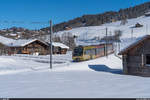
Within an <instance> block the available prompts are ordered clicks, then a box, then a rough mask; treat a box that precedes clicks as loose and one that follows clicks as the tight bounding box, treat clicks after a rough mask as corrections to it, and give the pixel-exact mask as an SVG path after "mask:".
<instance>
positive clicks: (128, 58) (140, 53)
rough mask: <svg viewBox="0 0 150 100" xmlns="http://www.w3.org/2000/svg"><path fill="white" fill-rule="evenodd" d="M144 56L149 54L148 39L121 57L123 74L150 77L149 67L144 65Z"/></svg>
mask: <svg viewBox="0 0 150 100" xmlns="http://www.w3.org/2000/svg"><path fill="white" fill-rule="evenodd" d="M146 54H150V39H147V40H144V41H143V42H141V43H140V44H139V45H137V46H136V47H134V48H132V49H130V50H129V51H128V52H127V53H126V54H124V55H123V72H124V73H125V74H131V75H140V76H150V66H147V65H146Z"/></svg>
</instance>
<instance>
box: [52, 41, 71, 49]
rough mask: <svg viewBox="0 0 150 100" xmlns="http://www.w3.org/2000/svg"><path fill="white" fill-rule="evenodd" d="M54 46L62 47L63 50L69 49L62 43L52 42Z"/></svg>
mask: <svg viewBox="0 0 150 100" xmlns="http://www.w3.org/2000/svg"><path fill="white" fill-rule="evenodd" d="M52 45H53V46H55V47H61V48H66V49H69V47H68V46H66V45H65V44H63V43H60V42H52Z"/></svg>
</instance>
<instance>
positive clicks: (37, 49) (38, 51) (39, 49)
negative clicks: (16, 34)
mask: <svg viewBox="0 0 150 100" xmlns="http://www.w3.org/2000/svg"><path fill="white" fill-rule="evenodd" d="M0 51H1V52H0V53H1V54H9V55H12V54H32V55H34V54H35V55H46V54H49V45H48V44H47V43H45V42H43V41H41V40H38V39H29V40H14V41H12V42H10V43H8V44H2V43H1V48H0Z"/></svg>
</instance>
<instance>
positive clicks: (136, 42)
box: [118, 35, 150, 55]
mask: <svg viewBox="0 0 150 100" xmlns="http://www.w3.org/2000/svg"><path fill="white" fill-rule="evenodd" d="M148 38H150V35H144V36H142V37H139V38H137V39H136V40H135V41H134V42H132V43H131V44H129V45H128V46H126V47H125V48H124V49H122V50H121V51H120V52H119V53H118V54H119V55H123V54H126V53H127V52H128V51H129V50H130V49H132V48H134V47H135V46H137V45H138V44H139V43H141V42H143V41H144V40H145V39H148Z"/></svg>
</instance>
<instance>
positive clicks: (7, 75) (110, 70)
mask: <svg viewBox="0 0 150 100" xmlns="http://www.w3.org/2000/svg"><path fill="white" fill-rule="evenodd" d="M20 56H21V57H20ZM58 56H59V57H58ZM53 58H54V59H55V60H54V61H53V63H54V64H53V69H52V70H50V69H49V63H48V61H49V57H48V56H27V55H15V56H1V57H0V69H1V71H0V73H1V74H0V97H6V98H10V97H11V98H13V97H14V98H19V97H23V98H24V97H25V98H47V97H48V98H101V97H102V98H105V97H106V98H113V97H115V98H119V97H125V98H128V97H129V98H131V97H134V98H135V97H136V98H137V97H150V94H149V92H148V91H149V89H150V87H149V84H150V78H145V77H138V76H130V75H122V61H121V59H119V58H117V57H116V56H114V54H112V55H109V56H108V57H101V58H98V59H94V60H90V61H85V62H79V63H74V62H71V60H70V58H71V52H69V53H68V54H67V55H55V56H53ZM56 59H57V60H56ZM55 61H58V62H63V63H56V62H55Z"/></svg>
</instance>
